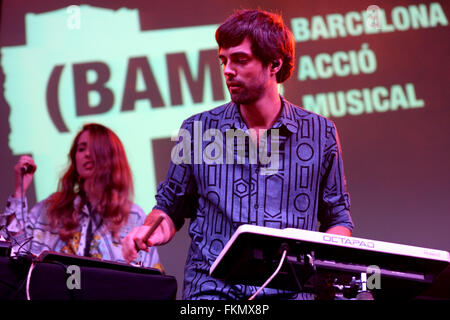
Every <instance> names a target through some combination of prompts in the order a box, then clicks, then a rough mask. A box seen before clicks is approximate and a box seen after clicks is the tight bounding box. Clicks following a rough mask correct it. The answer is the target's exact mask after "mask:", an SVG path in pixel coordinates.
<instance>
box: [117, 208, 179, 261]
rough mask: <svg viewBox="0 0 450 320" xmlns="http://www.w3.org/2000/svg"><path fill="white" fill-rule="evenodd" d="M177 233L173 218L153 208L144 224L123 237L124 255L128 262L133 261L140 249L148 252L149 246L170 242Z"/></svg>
mask: <svg viewBox="0 0 450 320" xmlns="http://www.w3.org/2000/svg"><path fill="white" fill-rule="evenodd" d="M160 217H161V218H162V220H161V218H160ZM158 222H159V224H158ZM156 224H158V225H156ZM152 229H154V230H153V232H151V234H148V233H149V231H151V230H152ZM175 233H176V229H175V225H174V223H173V221H172V219H171V218H170V217H169V216H168V215H167V214H166V213H165V212H163V211H161V210H157V209H156V210H153V211H152V212H150V213H149V215H148V216H147V218H146V219H145V222H144V224H143V225H142V226H140V227H136V228H134V229H133V230H131V231H130V233H129V234H128V235H127V236H126V237H125V238H123V240H122V254H123V257H124V258H125V260H126V261H127V262H131V261H133V260H134V259H136V257H137V254H138V251H139V250H144V251H147V252H148V247H152V246H159V245H163V244H165V243H167V242H169V241H170V240H171V239H172V238H173V236H174V235H175ZM147 237H148V238H147Z"/></svg>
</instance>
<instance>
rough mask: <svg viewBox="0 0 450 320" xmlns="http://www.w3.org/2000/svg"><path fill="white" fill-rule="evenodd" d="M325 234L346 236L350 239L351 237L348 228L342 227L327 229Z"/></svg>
mask: <svg viewBox="0 0 450 320" xmlns="http://www.w3.org/2000/svg"><path fill="white" fill-rule="evenodd" d="M326 233H333V234H338V235H341V236H347V237H351V236H352V232H351V230H350V229H349V228H346V227H343V226H335V227H331V228H330V229H328V230H327V231H326Z"/></svg>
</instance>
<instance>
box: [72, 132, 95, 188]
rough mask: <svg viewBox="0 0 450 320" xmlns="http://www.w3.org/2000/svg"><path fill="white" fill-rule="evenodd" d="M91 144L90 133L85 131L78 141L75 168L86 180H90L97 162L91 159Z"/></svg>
mask: <svg viewBox="0 0 450 320" xmlns="http://www.w3.org/2000/svg"><path fill="white" fill-rule="evenodd" d="M89 142H90V138H89V132H88V131H84V132H83V133H82V134H81V135H80V137H79V139H78V143H77V149H76V153H75V167H76V169H77V173H78V175H79V176H80V177H81V178H82V179H84V180H86V179H88V178H90V177H91V176H92V174H93V173H94V169H95V162H94V159H93V158H92V157H91V152H90V149H89V147H90V146H89Z"/></svg>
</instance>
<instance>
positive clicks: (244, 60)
mask: <svg viewBox="0 0 450 320" xmlns="http://www.w3.org/2000/svg"><path fill="white" fill-rule="evenodd" d="M219 59H220V61H221V64H222V66H223V74H224V76H225V80H226V82H227V87H228V90H229V91H230V96H231V100H233V102H235V103H236V104H244V105H247V104H252V103H254V102H256V101H257V100H259V99H260V98H261V97H262V96H263V94H264V92H265V90H266V89H267V86H268V84H269V82H268V81H269V75H270V71H269V66H267V67H264V66H263V64H262V62H261V61H260V60H258V59H257V58H256V57H255V56H254V55H253V53H252V50H251V42H250V41H249V40H248V39H247V38H246V39H244V41H242V43H241V44H240V45H237V46H235V47H230V48H226V49H224V48H220V49H219Z"/></svg>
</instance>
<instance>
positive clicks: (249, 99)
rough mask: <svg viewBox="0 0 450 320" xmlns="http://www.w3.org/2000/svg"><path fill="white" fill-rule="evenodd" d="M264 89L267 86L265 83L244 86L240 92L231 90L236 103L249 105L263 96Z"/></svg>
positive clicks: (232, 98)
mask: <svg viewBox="0 0 450 320" xmlns="http://www.w3.org/2000/svg"><path fill="white" fill-rule="evenodd" d="M264 91H265V87H264V85H263V84H259V85H258V86H251V87H246V86H242V87H241V90H239V92H237V93H231V92H230V96H231V100H232V101H233V102H234V103H236V104H243V105H248V104H252V103H254V102H256V101H258V100H259V99H260V98H261V97H262V95H263V93H264Z"/></svg>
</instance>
